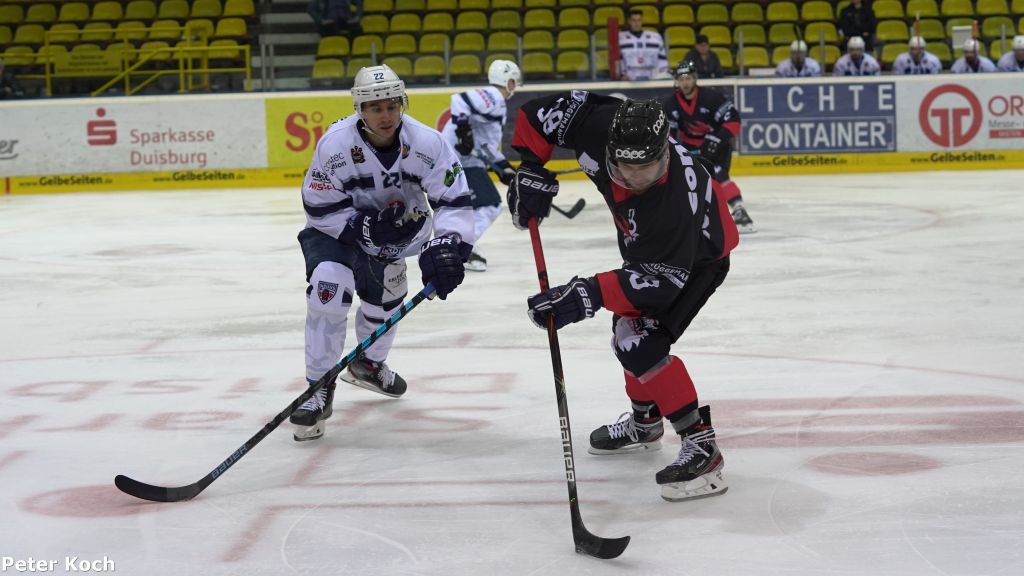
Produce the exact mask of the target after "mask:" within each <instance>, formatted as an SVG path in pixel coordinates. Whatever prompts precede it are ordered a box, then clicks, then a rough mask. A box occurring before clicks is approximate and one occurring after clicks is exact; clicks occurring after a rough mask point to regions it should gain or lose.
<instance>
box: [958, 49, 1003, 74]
mask: <svg viewBox="0 0 1024 576" xmlns="http://www.w3.org/2000/svg"><path fill="white" fill-rule="evenodd" d="M949 71H950V72H952V73H953V74H977V73H980V72H995V71H996V65H995V64H993V63H992V61H991V60H989V59H988V58H985V57H984V56H981V55H980V54H979V55H978V63H977V68H976V69H975V68H974V67H972V66H971V65H970V64H968V63H967V59H966V58H964V57H963V56H961V57H959V58H957V59H956V62H953V65H952V66H950V68H949Z"/></svg>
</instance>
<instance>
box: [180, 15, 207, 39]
mask: <svg viewBox="0 0 1024 576" xmlns="http://www.w3.org/2000/svg"><path fill="white" fill-rule="evenodd" d="M185 28H186V30H187V32H188V33H189V34H191V35H192V38H193V39H195V40H199V39H205V40H209V39H210V38H213V31H214V26H213V20H210V19H209V18H196V19H195V20H189V21H188V22H185Z"/></svg>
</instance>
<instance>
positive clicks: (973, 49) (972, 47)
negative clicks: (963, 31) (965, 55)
mask: <svg viewBox="0 0 1024 576" xmlns="http://www.w3.org/2000/svg"><path fill="white" fill-rule="evenodd" d="M964 52H970V53H972V54H977V53H978V41H977V40H975V39H974V38H968V39H967V40H966V41H965V42H964Z"/></svg>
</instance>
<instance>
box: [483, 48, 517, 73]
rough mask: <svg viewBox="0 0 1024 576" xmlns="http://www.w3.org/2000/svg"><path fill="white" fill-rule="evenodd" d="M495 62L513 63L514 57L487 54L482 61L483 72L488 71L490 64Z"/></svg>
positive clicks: (512, 55)
mask: <svg viewBox="0 0 1024 576" xmlns="http://www.w3.org/2000/svg"><path fill="white" fill-rule="evenodd" d="M495 60H511V61H512V62H515V61H516V55H515V54H512V53H506V52H494V53H493V54H488V55H487V59H485V60H484V70H490V69H491V62H494V61H495Z"/></svg>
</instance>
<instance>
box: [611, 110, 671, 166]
mask: <svg viewBox="0 0 1024 576" xmlns="http://www.w3.org/2000/svg"><path fill="white" fill-rule="evenodd" d="M666 148H668V121H667V119H666V118H665V110H664V109H662V107H661V104H660V103H659V102H658V101H657V100H641V101H636V100H626V101H624V102H623V103H622V104H620V105H619V109H618V111H616V112H615V118H613V119H612V125H611V127H610V128H609V129H608V160H609V162H612V163H613V164H618V163H620V162H622V163H625V164H646V163H648V162H654V161H655V160H658V159H660V158H661V157H662V156H663V155H664V153H665V149H666Z"/></svg>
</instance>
